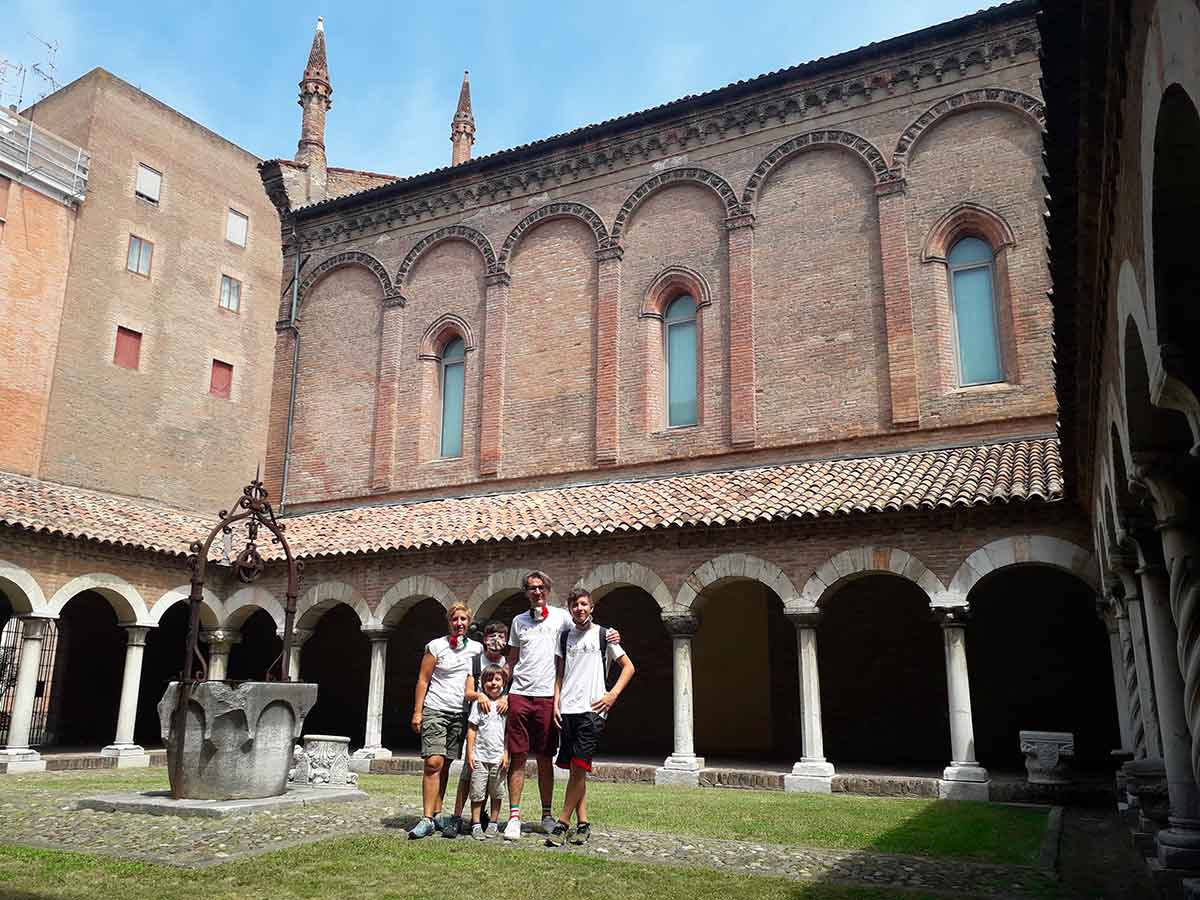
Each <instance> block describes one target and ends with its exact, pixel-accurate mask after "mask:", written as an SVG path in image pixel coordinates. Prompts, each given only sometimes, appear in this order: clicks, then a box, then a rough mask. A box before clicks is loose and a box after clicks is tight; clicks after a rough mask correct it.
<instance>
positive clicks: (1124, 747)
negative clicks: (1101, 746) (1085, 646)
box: [1103, 599, 1136, 754]
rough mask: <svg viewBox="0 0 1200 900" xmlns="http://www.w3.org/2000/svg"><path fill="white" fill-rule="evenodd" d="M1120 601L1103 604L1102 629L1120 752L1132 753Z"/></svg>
mask: <svg viewBox="0 0 1200 900" xmlns="http://www.w3.org/2000/svg"><path fill="white" fill-rule="evenodd" d="M1120 605H1121V604H1120V601H1119V600H1116V599H1114V600H1113V601H1112V602H1111V604H1110V603H1107V602H1105V603H1104V605H1103V618H1104V629H1105V630H1106V631H1107V632H1108V658H1109V663H1110V665H1111V666H1112V677H1113V695H1114V696H1115V697H1116V700H1117V725H1118V727H1119V729H1120V733H1121V746H1120V752H1122V753H1128V754H1133V752H1134V750H1135V749H1136V744H1135V742H1134V738H1133V732H1134V729H1133V720H1132V717H1131V715H1130V697H1129V693H1128V691H1127V690H1126V688H1127V682H1126V679H1125V654H1124V652H1123V651H1122V648H1121V631H1120V626H1119V624H1118V618H1123V617H1122V616H1121V615H1120Z"/></svg>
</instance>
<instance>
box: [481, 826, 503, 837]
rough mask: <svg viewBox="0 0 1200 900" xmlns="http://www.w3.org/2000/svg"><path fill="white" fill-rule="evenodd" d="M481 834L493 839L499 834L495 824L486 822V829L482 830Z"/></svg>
mask: <svg viewBox="0 0 1200 900" xmlns="http://www.w3.org/2000/svg"><path fill="white" fill-rule="evenodd" d="M483 833H484V834H486V835H487V836H488V837H490V838H494V837H495V836H496V835H498V834H499V833H500V829H499V828H497V827H496V823H495V822H488V827H487V828H485V829H483Z"/></svg>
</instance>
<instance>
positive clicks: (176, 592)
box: [150, 584, 228, 628]
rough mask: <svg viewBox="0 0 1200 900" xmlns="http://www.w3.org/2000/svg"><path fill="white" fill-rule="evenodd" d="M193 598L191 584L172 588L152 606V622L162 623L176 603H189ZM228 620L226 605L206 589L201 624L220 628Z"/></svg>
mask: <svg viewBox="0 0 1200 900" xmlns="http://www.w3.org/2000/svg"><path fill="white" fill-rule="evenodd" d="M191 596H192V586H191V585H190V584H181V585H180V586H179V587H176V588H171V590H169V591H167V592H166V593H165V594H163V595H162V596H161V597H159V598H158V599H157V600H155V601H154V602H153V603H152V604H151V605H150V618H151V620H152V621H153V622H154V624H155V625H157V624H158V623H159V622H161V621H162V617H163V616H164V615H165V614H166V612H167V610H169V609H170V608H171V607H172V606H174V605H175V604H176V603H187V602H188V600H189V598H190V597H191ZM227 618H228V614H227V613H226V612H225V604H224V603H222V602H221V599H220V598H219V597H218V596H217V595H216V594H214V593H213V592H212V591H211V590H210V589H209V588H205V589H204V594H203V595H202V597H201V599H200V624H202V625H203V626H204V627H205V628H218V627H220V626H221V625H222V624H223V623H224V622H225V620H226V619H227Z"/></svg>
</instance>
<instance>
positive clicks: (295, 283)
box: [279, 218, 300, 515]
mask: <svg viewBox="0 0 1200 900" xmlns="http://www.w3.org/2000/svg"><path fill="white" fill-rule="evenodd" d="M292 241H293V243H294V244H295V247H296V263H295V269H294V270H293V272H292V309H291V313H290V314H289V316H288V324H287V327H288V329H289V330H290V331H291V332H292V337H293V341H292V385H291V388H290V390H289V392H288V414H287V432H286V434H285V437H284V443H283V483H282V484H280V486H279V514H280V515H283V510H284V506H285V505H286V504H287V487H288V469H289V468H290V467H291V462H292V426H293V425H294V424H295V421H296V379H297V378H299V376H300V329H299V328H297V327H296V307H297V306H298V305H299V302H300V230H299V228H298V227H297V225H296V220H295V218H293V219H292Z"/></svg>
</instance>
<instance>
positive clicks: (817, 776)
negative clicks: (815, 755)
mask: <svg viewBox="0 0 1200 900" xmlns="http://www.w3.org/2000/svg"><path fill="white" fill-rule="evenodd" d="M834 774H835V772H834V768H833V764H832V763H830V762H828V761H826V760H824V759H802V760H800V762H798V763H796V764H795V765H794V766H792V772H791V774H790V775H784V776H783V789H784V791H786V792H788V793H806V794H832V793H833V776H834Z"/></svg>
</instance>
